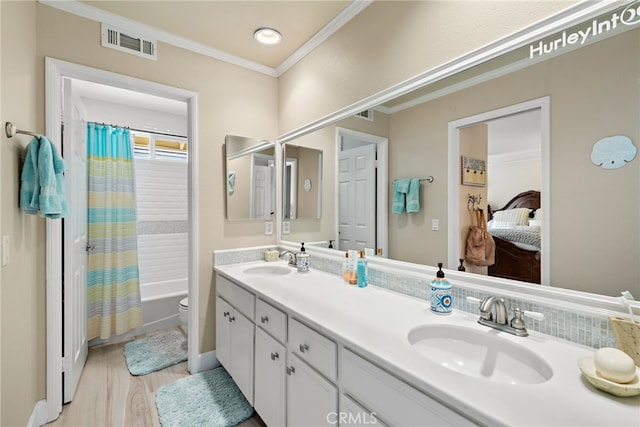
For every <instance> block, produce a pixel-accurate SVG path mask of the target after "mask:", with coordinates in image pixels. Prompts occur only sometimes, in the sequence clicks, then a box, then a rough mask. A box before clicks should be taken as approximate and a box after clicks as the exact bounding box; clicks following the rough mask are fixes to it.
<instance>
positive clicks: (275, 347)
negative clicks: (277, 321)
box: [253, 328, 287, 426]
mask: <svg viewBox="0 0 640 427" xmlns="http://www.w3.org/2000/svg"><path fill="white" fill-rule="evenodd" d="M286 359H287V353H286V348H285V346H284V345H283V344H280V343H279V342H278V341H276V340H275V339H274V338H273V337H272V336H270V335H269V334H267V333H266V332H265V331H264V330H262V329H261V328H256V370H255V399H254V404H253V407H254V408H255V410H256V412H258V414H260V417H261V418H262V420H263V421H264V422H265V423H266V424H267V425H268V426H284V425H285V402H286V380H285V376H286V375H285V368H286Z"/></svg>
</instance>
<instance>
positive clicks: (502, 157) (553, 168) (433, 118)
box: [282, 3, 640, 296]
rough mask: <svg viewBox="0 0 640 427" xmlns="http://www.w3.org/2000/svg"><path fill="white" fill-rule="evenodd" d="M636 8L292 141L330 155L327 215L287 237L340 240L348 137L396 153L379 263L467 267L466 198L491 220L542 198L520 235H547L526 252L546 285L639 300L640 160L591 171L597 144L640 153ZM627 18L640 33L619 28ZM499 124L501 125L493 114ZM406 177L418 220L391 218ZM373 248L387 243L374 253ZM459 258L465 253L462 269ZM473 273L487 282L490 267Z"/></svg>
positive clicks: (389, 166)
mask: <svg viewBox="0 0 640 427" xmlns="http://www.w3.org/2000/svg"><path fill="white" fill-rule="evenodd" d="M637 5H638V4H637V3H634V4H633V5H632V8H633V9H632V10H629V9H625V6H622V7H620V8H618V9H616V10H611V11H610V12H607V13H606V14H603V15H600V16H597V17H595V18H593V19H591V17H590V18H589V20H588V21H585V22H584V23H581V24H578V25H572V26H571V27H570V28H565V29H562V30H560V31H559V32H557V33H554V34H552V35H550V36H548V37H546V38H545V39H543V40H539V41H536V42H534V43H530V42H527V44H526V45H520V46H518V47H517V48H516V49H512V50H510V51H509V52H507V53H505V54H503V55H502V56H499V57H496V58H493V59H491V60H490V61H487V62H485V63H482V64H480V65H476V66H474V67H472V68H468V69H466V70H463V71H461V72H458V73H456V74H454V75H450V76H448V77H447V78H444V79H440V80H438V81H437V82H435V83H431V84H429V85H427V86H425V87H422V88H419V89H417V90H415V91H413V92H412V93H408V94H405V95H403V96H401V97H399V98H396V99H393V100H390V101H388V102H385V103H384V104H381V105H372V106H371V109H370V110H368V111H367V112H366V113H365V114H363V115H362V116H365V117H361V116H358V117H356V116H353V115H350V116H349V117H347V118H344V116H343V117H340V120H339V121H335V122H333V123H331V124H329V125H326V126H324V127H322V128H319V129H317V130H314V131H313V132H312V133H309V134H307V135H304V136H303V137H301V138H297V139H294V140H292V141H291V142H292V143H293V144H296V145H309V146H313V147H314V148H316V149H321V150H322V151H323V153H324V156H325V162H324V163H325V164H324V167H323V171H324V174H325V179H324V181H323V191H322V203H323V205H324V206H325V209H323V213H322V217H321V219H320V220H319V221H318V222H317V224H314V226H313V227H299V228H296V227H292V228H291V234H289V235H284V236H282V239H283V240H284V241H292V242H299V241H305V242H306V241H319V242H328V241H329V240H334V241H336V242H339V241H340V235H339V230H340V224H339V222H340V220H339V216H340V207H339V206H340V188H339V182H340V180H339V174H340V167H339V160H340V158H341V157H340V156H341V154H340V151H341V150H342V149H341V145H340V143H341V142H340V141H339V139H338V138H339V130H340V129H348V130H352V131H357V132H360V133H361V134H363V135H372V136H375V137H378V138H384V139H387V140H388V153H387V157H386V159H387V160H386V165H384V166H385V167H386V172H385V173H386V175H387V176H388V177H385V179H384V182H380V181H379V182H377V184H376V185H378V186H381V187H382V188H383V190H384V192H386V194H387V195H388V200H385V201H382V202H381V199H380V198H379V194H380V193H378V196H376V198H375V200H374V205H375V204H380V203H383V204H384V207H385V209H386V212H387V214H388V215H387V218H384V217H382V216H380V215H376V217H375V220H374V221H378V222H379V221H384V224H379V223H376V224H375V227H376V230H377V231H376V233H377V236H379V238H380V239H385V238H386V239H387V249H386V250H385V251H384V253H383V256H385V257H388V258H390V259H394V260H399V261H408V262H413V263H418V264H426V265H436V264H437V263H438V262H445V264H446V265H447V266H448V268H450V269H455V268H456V267H457V266H458V258H460V257H462V256H463V248H462V246H463V244H462V243H456V242H461V241H462V236H464V235H465V234H466V229H465V227H466V226H467V223H468V220H467V215H466V212H467V210H468V208H469V206H473V205H469V204H468V203H469V198H470V197H471V196H473V198H474V199H475V201H477V203H478V204H477V206H480V207H481V208H482V209H483V210H484V211H485V212H486V211H487V209H488V205H490V206H491V208H492V209H494V210H495V209H499V208H502V207H505V205H507V203H508V202H509V201H510V200H511V199H513V198H514V196H516V195H518V194H520V193H522V192H526V191H529V190H532V191H535V192H539V194H540V195H539V200H540V203H541V206H540V210H539V212H538V215H537V216H536V213H535V212H533V211H532V212H531V216H529V217H527V218H526V219H525V220H524V221H525V222H526V223H522V224H518V225H523V226H529V220H531V221H532V222H531V226H533V227H536V226H537V227H538V228H540V229H541V230H540V231H541V237H540V240H541V242H540V243H538V245H539V246H538V247H537V248H530V251H532V252H533V253H534V254H537V256H538V259H539V260H541V261H540V262H541V263H542V270H543V271H546V272H545V274H544V275H543V276H544V277H543V278H542V280H541V281H542V282H543V283H542V284H543V285H548V286H552V287H557V288H564V289H571V290H579V291H585V292H591V293H595V294H601V295H609V296H616V295H620V291H622V290H627V289H628V290H631V292H632V293H634V294H637V295H638V296H640V270H639V268H638V259H640V226H639V223H640V159H639V158H635V159H633V160H631V161H629V162H628V163H626V165H625V166H624V167H621V168H618V169H603V168H602V167H599V166H596V165H594V163H593V162H592V161H591V152H592V150H593V147H594V144H595V143H596V142H597V141H599V140H600V139H602V138H606V137H609V136H614V135H624V136H626V137H629V138H630V139H631V140H632V142H633V144H634V145H635V146H636V147H638V145H639V144H640V120H639V117H640V24H637V23H636V21H638V20H639V19H638V15H640V13H639V12H637V11H636V9H635V7H636V6H637ZM614 14H617V15H614ZM625 14H626V15H625ZM631 15H633V17H634V19H635V20H632V19H627V20H626V21H625V22H624V23H623V21H622V20H621V19H620V17H621V16H627V17H632V16H631ZM615 16H617V18H616V17H615ZM594 33H595V35H594ZM573 34H575V36H574V35H573ZM545 102H546V103H547V104H545ZM540 105H546V107H540ZM518 106H524V107H523V108H521V109H518ZM496 111H498V112H500V111H502V112H503V113H504V114H503V115H502V116H495V114H494V115H492V114H491V113H492V112H496ZM465 120H467V121H465ZM306 141H310V142H306ZM287 144H288V143H285V145H287ZM374 145H375V144H374ZM373 148H374V149H375V147H373ZM462 157H465V158H468V159H472V160H478V161H480V162H477V163H474V164H475V165H482V168H484V169H483V170H484V173H485V174H486V177H485V178H484V180H483V181H482V183H480V182H476V183H470V181H466V183H463V176H462V175H463V174H462V168H463V166H462V165H463V163H462V162H463V161H464V160H463V159H462ZM478 170H480V168H479V167H478ZM429 177H433V181H432V182H429V181H427V178H429ZM407 178H413V179H422V180H423V181H421V182H420V186H419V190H418V193H417V194H418V198H419V203H420V209H419V210H418V211H417V212H415V213H406V211H405V212H403V213H402V214H396V213H393V211H392V204H393V195H394V181H399V180H404V179H407ZM385 230H386V233H387V235H386V236H385V235H384V233H385ZM457 246H459V247H457ZM378 247H380V240H377V241H375V243H374V246H373V249H376V248H378ZM452 247H457V249H456V251H457V252H458V253H456V254H454V256H453V257H452V256H451V255H450V252H451V251H452V249H451V248H452ZM338 249H340V248H338ZM452 258H453V259H452ZM534 258H535V256H534ZM467 271H468V272H470V274H485V275H486V274H490V272H489V271H488V269H487V268H486V267H485V268H484V269H483V268H479V269H474V268H470V269H468V270H467ZM530 286H540V285H539V284H531V285H530Z"/></svg>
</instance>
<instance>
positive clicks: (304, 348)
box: [300, 344, 309, 353]
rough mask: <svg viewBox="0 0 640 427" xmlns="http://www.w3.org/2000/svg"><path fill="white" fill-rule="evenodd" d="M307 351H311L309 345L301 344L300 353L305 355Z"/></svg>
mask: <svg viewBox="0 0 640 427" xmlns="http://www.w3.org/2000/svg"><path fill="white" fill-rule="evenodd" d="M305 351H309V344H300V353H304V352H305Z"/></svg>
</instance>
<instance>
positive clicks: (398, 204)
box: [391, 179, 411, 214]
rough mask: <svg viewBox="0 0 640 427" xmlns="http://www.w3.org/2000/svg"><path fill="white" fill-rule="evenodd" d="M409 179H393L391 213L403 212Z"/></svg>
mask: <svg viewBox="0 0 640 427" xmlns="http://www.w3.org/2000/svg"><path fill="white" fill-rule="evenodd" d="M410 183H411V180H410V179H398V180H395V181H393V201H392V203H391V213H393V214H401V213H403V212H404V208H405V200H406V196H407V192H408V191H409V184H410Z"/></svg>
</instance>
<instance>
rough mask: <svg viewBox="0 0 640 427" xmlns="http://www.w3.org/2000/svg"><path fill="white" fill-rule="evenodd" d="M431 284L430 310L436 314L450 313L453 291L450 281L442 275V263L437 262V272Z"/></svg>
mask: <svg viewBox="0 0 640 427" xmlns="http://www.w3.org/2000/svg"><path fill="white" fill-rule="evenodd" d="M430 285H431V311H432V312H433V313H436V314H451V308H452V307H453V292H452V289H451V283H449V281H448V280H447V279H445V277H444V271H442V263H441V262H439V263H438V272H437V273H436V277H435V279H433V280H432V281H431V283H430Z"/></svg>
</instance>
